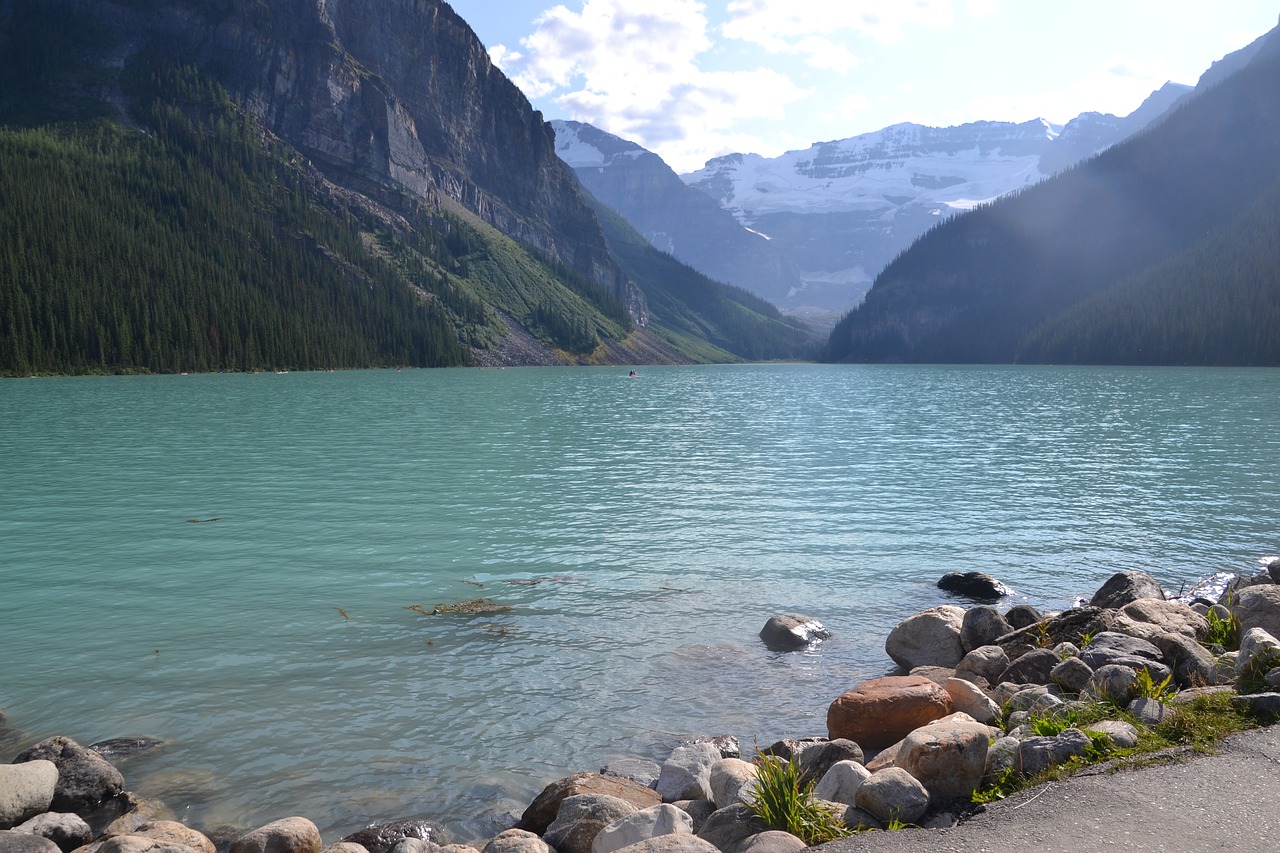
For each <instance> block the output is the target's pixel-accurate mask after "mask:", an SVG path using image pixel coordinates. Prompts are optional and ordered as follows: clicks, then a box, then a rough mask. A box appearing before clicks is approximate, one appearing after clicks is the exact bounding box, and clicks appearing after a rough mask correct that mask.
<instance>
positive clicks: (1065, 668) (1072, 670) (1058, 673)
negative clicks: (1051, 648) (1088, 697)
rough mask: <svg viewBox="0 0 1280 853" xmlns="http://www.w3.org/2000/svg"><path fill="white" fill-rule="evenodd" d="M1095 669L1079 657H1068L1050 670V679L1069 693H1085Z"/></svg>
mask: <svg viewBox="0 0 1280 853" xmlns="http://www.w3.org/2000/svg"><path fill="white" fill-rule="evenodd" d="M1092 677H1093V669H1092V668H1090V666H1089V664H1087V663H1085V662H1084V661H1082V660H1080V658H1078V657H1073V658H1067V659H1066V660H1064V661H1062V663H1060V664H1058V665H1057V666H1055V667H1054V668H1053V669H1051V670H1049V679H1050V680H1051V681H1052V682H1053V683H1054V684H1056V685H1058V686H1059V687H1061V688H1062V689H1063V690H1065V691H1066V692H1068V693H1083V692H1084V690H1085V688H1086V687H1088V686H1089V679H1090V678H1092Z"/></svg>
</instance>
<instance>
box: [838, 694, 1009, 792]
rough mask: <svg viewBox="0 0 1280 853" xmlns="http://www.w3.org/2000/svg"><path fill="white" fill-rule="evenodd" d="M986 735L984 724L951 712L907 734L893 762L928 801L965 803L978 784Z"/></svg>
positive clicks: (989, 736) (988, 734)
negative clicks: (913, 779) (922, 790)
mask: <svg viewBox="0 0 1280 853" xmlns="http://www.w3.org/2000/svg"><path fill="white" fill-rule="evenodd" d="M990 738H991V730H990V729H989V728H987V726H985V725H983V724H982V723H979V722H977V721H976V720H973V719H970V718H968V717H967V716H965V715H953V716H952V717H948V718H946V719H943V720H938V721H937V722H934V723H930V724H929V725H927V726H922V727H921V728H918V729H916V730H915V731H913V732H912V733H911V734H909V735H907V736H906V738H905V739H904V740H903V741H902V746H901V747H900V748H899V750H898V757H897V758H896V759H895V761H894V764H895V765H896V766H897V767H899V768H901V769H903V770H905V771H907V772H908V773H910V774H911V775H912V776H914V777H916V779H918V780H919V781H920V784H922V785H924V787H925V790H926V791H928V792H929V800H930V802H931V803H934V804H938V803H946V802H950V801H952V800H959V799H963V800H965V801H966V802H967V801H968V800H969V799H970V797H972V795H973V792H974V791H976V790H977V789H978V786H979V785H981V784H982V775H983V772H984V771H985V769H986V766H987V748H988V746H989V745H990ZM859 805H861V804H859ZM864 808H865V806H864ZM873 814H874V812H873Z"/></svg>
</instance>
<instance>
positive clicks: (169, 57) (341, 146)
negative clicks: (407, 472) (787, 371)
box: [0, 0, 798, 374]
mask: <svg viewBox="0 0 1280 853" xmlns="http://www.w3.org/2000/svg"><path fill="white" fill-rule="evenodd" d="M554 141H555V136H554V133H553V132H552V130H551V128H550V127H549V126H548V125H547V124H546V123H545V122H544V121H543V120H542V116H541V115H540V114H539V113H537V112H535V111H534V110H533V109H532V107H531V106H530V105H529V102H528V100H527V99H526V98H525V97H524V96H523V95H522V94H521V93H520V91H519V90H518V89H517V88H516V87H515V86H514V84H512V83H511V82H510V81H509V80H508V79H507V78H506V77H505V76H504V75H503V74H502V72H501V71H500V70H498V69H497V68H495V67H494V66H493V64H492V63H491V61H490V60H489V57H488V54H487V52H486V50H485V49H484V46H483V45H482V44H481V43H480V42H479V40H478V39H477V38H476V36H475V34H474V33H473V32H472V31H471V29H470V28H469V27H468V26H467V24H466V22H464V21H463V20H462V19H461V18H459V17H458V16H457V15H456V14H454V12H453V11H452V9H451V8H450V6H449V5H448V4H447V3H445V2H443V0H380V2H378V3H366V2H362V0H326V2H324V3H315V2H312V0H272V2H270V3H264V2H254V0H0V198H3V203H2V204H0V222H2V223H3V224H4V225H5V227H4V228H3V229H0V342H2V343H3V346H0V374H15V373H17V374H21V373H27V372H64V373H65V372H84V371H118V370H126V371H133V370H161V371H167V370H217V369H229V370H241V369H252V368H259V367H261V368H271V367H282V368H283V367H358V366H373V365H379V364H417V365H435V364H459V363H472V362H474V363H480V364H531V363H565V362H586V363H598V362H599V363H604V362H612V363H618V362H623V363H625V362H639V361H649V362H652V361H686V360H689V359H691V358H694V357H695V356H693V355H691V353H690V352H689V351H682V350H680V349H678V348H676V347H673V346H671V345H670V344H669V343H667V342H666V340H664V339H663V338H661V337H658V336H656V335H655V334H653V332H654V330H653V329H650V328H649V324H650V313H649V309H648V303H647V299H646V294H645V292H644V290H643V289H641V288H640V287H639V286H637V284H636V282H635V281H634V280H633V279H632V277H631V276H629V275H628V274H627V273H626V272H625V271H624V270H623V269H622V267H621V265H620V264H619V263H618V260H617V258H615V257H614V255H613V253H612V251H611V250H610V248H609V245H608V242H607V241H606V239H605V234H604V230H603V228H602V226H601V223H600V221H599V219H598V218H597V216H596V214H595V211H594V210H593V208H592V206H591V203H590V202H589V200H588V198H587V197H586V194H585V193H584V192H583V191H582V188H581V186H580V184H579V183H578V181H577V179H576V178H575V176H574V175H573V173H572V171H571V170H570V169H569V168H568V167H567V166H566V165H565V164H564V163H563V161H561V160H560V159H559V158H558V157H556V155H555V151H554ZM673 298H675V299H679V295H678V294H672V293H669V292H665V291H664V292H663V299H664V300H669V299H673ZM684 307H685V308H686V309H687V310H688V311H689V312H690V313H692V314H695V315H696V314H697V311H696V310H695V309H693V308H692V307H690V306H688V305H686V306H684ZM797 334H798V333H797ZM718 343H719V344H720V345H722V346H721V347H717V346H711V345H708V344H707V342H706V341H705V340H702V341H695V342H694V347H693V348H694V349H696V350H698V351H699V352H717V353H719V354H720V356H721V357H724V358H737V357H740V356H736V355H733V352H734V351H735V350H741V351H745V350H748V349H751V350H752V351H755V349H756V348H757V343H756V341H755V340H754V339H753V340H752V341H751V342H750V343H748V342H746V341H735V340H733V339H732V337H731V336H730V337H728V338H725V337H723V336H722V337H721V338H719V339H718ZM792 350H793V347H792V346H791V345H790V343H788V344H787V346H785V347H784V348H783V350H782V351H781V352H785V353H790V352H792ZM777 354H780V353H771V354H770V355H777Z"/></svg>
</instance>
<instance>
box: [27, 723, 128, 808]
mask: <svg viewBox="0 0 1280 853" xmlns="http://www.w3.org/2000/svg"><path fill="white" fill-rule="evenodd" d="M37 759H43V760H46V761H52V762H53V763H54V764H56V765H57V767H58V786H57V788H55V789H54V792H53V809H54V811H60V812H76V813H80V812H86V811H89V810H90V809H92V808H93V807H95V806H97V805H98V804H99V803H101V802H102V801H103V800H107V799H110V798H111V797H114V796H116V795H117V794H119V793H120V792H121V791H123V790H124V777H123V776H121V775H120V771H119V770H117V769H116V768H115V767H113V766H111V762H109V761H107V760H106V759H105V758H103V757H102V756H101V755H98V753H96V752H94V751H93V750H91V749H87V748H85V747H83V746H81V745H80V744H78V743H76V742H75V741H73V740H71V739H70V738H66V737H51V738H49V739H48V740H42V741H40V743H38V744H36V745H35V746H33V747H30V748H29V749H25V750H23V751H22V752H21V753H19V754H18V757H17V758H15V759H13V763H14V764H20V763H22V762H25V761H35V760H37Z"/></svg>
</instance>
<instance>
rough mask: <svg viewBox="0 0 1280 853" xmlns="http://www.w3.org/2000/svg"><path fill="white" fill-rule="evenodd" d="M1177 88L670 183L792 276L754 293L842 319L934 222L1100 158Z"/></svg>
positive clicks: (712, 164)
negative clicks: (752, 240)
mask: <svg viewBox="0 0 1280 853" xmlns="http://www.w3.org/2000/svg"><path fill="white" fill-rule="evenodd" d="M1188 91H1189V89H1188V87H1183V86H1177V85H1174V84H1169V85H1166V86H1165V87H1164V88H1162V89H1161V90H1160V91H1158V92H1156V93H1153V94H1152V95H1151V96H1150V97H1149V98H1148V99H1147V101H1146V102H1145V103H1144V104H1143V105H1142V106H1141V107H1139V108H1138V109H1137V110H1135V111H1134V112H1133V113H1132V114H1130V115H1129V116H1127V117H1124V118H1117V117H1116V116H1111V115H1103V114H1098V113H1086V114H1083V115H1081V116H1078V117H1076V118H1075V119H1072V120H1071V121H1070V122H1069V123H1068V124H1067V125H1066V126H1064V127H1060V126H1057V125H1054V124H1051V123H1050V122H1048V121H1046V120H1043V119H1037V120H1034V121H1029V122H1024V123H1021V124H1014V123H1009V122H974V123H971V124H965V125H960V126H958V127H948V128H932V127H924V126H922V125H918V124H909V123H908V124H898V125H893V126H892V127H887V128H884V129H883V130H879V131H876V132H874V133H867V134H863V135H861V136H856V137H853V138H850V139H843V140H838V141H834V142H822V143H817V144H815V145H813V146H810V147H809V148H807V149H805V150H802V151H790V152H787V153H786V154H783V155H782V156H780V157H773V158H766V157H761V156H759V155H756V154H730V155H727V156H724V157H719V158H716V159H714V160H711V161H709V162H708V163H707V164H706V166H705V167H703V168H702V169H700V170H698V171H696V172H694V173H692V174H688V175H684V176H682V177H683V179H684V180H685V182H686V183H688V185H689V186H690V187H693V188H694V189H697V190H699V191H700V192H702V193H704V194H705V195H707V196H708V197H710V198H712V199H714V200H715V201H716V202H717V204H718V206H720V207H721V208H722V209H724V210H727V211H729V212H730V213H732V214H733V215H734V216H735V217H736V218H737V220H738V221H739V222H740V223H742V225H743V226H744V227H746V228H749V229H751V231H753V232H756V233H759V234H762V235H767V237H768V238H769V240H770V242H771V244H772V246H773V247H774V248H775V250H776V251H777V253H778V254H780V255H781V256H782V257H783V258H784V259H786V260H787V261H788V262H789V266H792V267H794V268H795V269H797V270H798V272H799V277H800V284H799V286H798V287H797V286H791V287H790V288H789V289H788V290H787V292H786V294H785V295H784V296H782V297H781V298H777V297H776V296H774V295H773V294H764V293H762V295H768V296H769V298H771V299H773V300H774V301H775V302H776V303H777V304H778V305H780V306H783V307H784V308H788V309H798V308H801V307H804V306H811V307H818V308H825V309H828V310H845V309H848V308H849V307H851V306H853V305H854V304H856V303H857V302H858V300H860V299H861V298H862V296H863V294H864V293H865V292H866V290H867V289H868V287H869V286H870V284H871V281H872V278H873V277H874V276H875V275H876V274H877V273H878V272H879V271H880V270H881V269H883V268H884V266H885V265H886V264H887V263H888V262H889V261H890V260H891V259H893V258H894V257H895V256H896V255H897V254H899V253H900V252H901V251H902V250H903V249H905V248H906V247H907V246H909V245H910V244H911V242H912V241H913V240H915V239H916V238H917V237H919V236H920V235H921V234H923V233H924V232H925V231H927V230H928V229H929V228H931V227H933V226H934V225H936V224H937V223H938V222H939V221H941V220H942V219H945V218H946V217H948V216H951V215H953V214H955V213H959V212H963V211H967V210H972V209H973V208H975V207H977V206H978V205H981V204H985V203H987V202H990V201H991V200H993V199H995V198H998V197H1000V196H1002V195H1005V194H1007V193H1010V192H1013V191H1016V190H1019V189H1023V188H1025V187H1029V186H1032V185H1033V184H1035V183H1037V182H1038V181H1041V180H1043V179H1044V178H1045V177H1047V176H1048V175H1051V174H1054V173H1055V172H1058V171H1060V170H1062V169H1064V168H1067V167H1068V166H1070V165H1072V164H1073V163H1075V162H1078V161H1079V160H1081V159H1083V158H1085V157H1088V156H1091V155H1093V154H1095V153H1097V152H1099V151H1101V150H1103V149H1105V148H1106V147H1108V146H1110V145H1112V144H1114V143H1116V142H1118V141H1119V140H1121V139H1123V138H1125V137H1127V136H1129V135H1131V134H1133V133H1135V132H1136V131H1138V130H1140V129H1142V128H1143V127H1145V126H1146V125H1147V124H1149V123H1150V122H1151V121H1153V120H1154V119H1156V118H1158V117H1159V116H1160V115H1162V114H1164V113H1165V112H1167V110H1168V109H1170V108H1171V107H1172V106H1174V105H1175V104H1176V103H1177V102H1178V101H1179V100H1180V99H1181V98H1182V97H1183V96H1185V95H1186V94H1187V92H1188ZM695 265H696V264H695ZM700 268H701V267H700ZM731 280H732V279H731ZM757 292H761V291H757ZM775 293H776V291H775Z"/></svg>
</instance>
